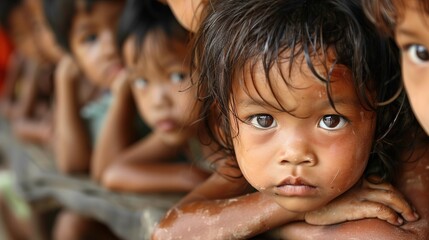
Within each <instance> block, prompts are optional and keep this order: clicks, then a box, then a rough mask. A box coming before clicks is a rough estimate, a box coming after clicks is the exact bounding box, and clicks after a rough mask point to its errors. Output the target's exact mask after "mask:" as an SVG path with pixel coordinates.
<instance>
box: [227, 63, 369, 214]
mask: <svg viewBox="0 0 429 240" xmlns="http://www.w3.org/2000/svg"><path fill="white" fill-rule="evenodd" d="M302 63H303V64H302V66H298V64H295V67H294V68H293V70H292V73H291V76H292V77H291V79H287V81H288V82H289V83H290V84H292V87H288V86H287V85H286V84H285V82H284V80H283V79H282V77H281V75H280V74H279V71H278V70H275V69H273V70H271V72H270V78H272V79H271V81H272V83H273V89H274V90H273V91H274V94H275V95H276V97H275V96H273V91H271V90H270V87H269V86H268V85H267V82H266V81H265V79H266V78H265V75H264V73H263V71H262V70H260V69H262V68H260V69H257V70H256V71H255V73H254V74H253V79H254V80H255V82H256V83H255V84H253V83H252V76H251V75H250V73H249V71H247V70H246V71H247V72H246V73H245V74H246V75H245V76H244V84H240V83H238V79H235V82H234V83H233V84H234V85H233V89H234V92H233V95H232V97H233V100H234V102H233V103H232V104H233V106H232V107H235V108H236V109H235V111H236V113H237V114H238V117H239V119H240V120H237V119H235V118H234V116H233V115H232V114H231V115H230V118H231V124H232V125H231V126H232V131H233V134H232V136H236V137H234V138H233V145H234V149H235V153H236V158H237V161H238V164H239V166H240V169H241V170H242V172H243V175H244V176H245V178H246V179H247V180H248V181H249V183H250V184H251V185H252V186H253V187H255V188H256V189H257V190H259V191H260V192H263V193H266V194H268V195H270V196H272V197H273V198H274V199H275V200H276V201H277V203H279V204H280V205H281V206H283V207H284V208H286V209H288V210H290V211H295V212H306V211H310V210H314V209H317V208H319V207H321V206H323V205H325V204H327V203H328V202H330V201H331V200H333V199H334V198H335V197H337V196H339V195H340V194H342V193H344V192H345V191H347V190H348V189H349V188H351V187H352V186H353V185H354V184H355V183H356V182H357V181H358V180H359V179H360V178H361V176H362V174H363V172H364V169H365V167H366V165H367V161H368V158H369V153H370V151H371V148H372V142H373V134H374V127H375V113H374V112H372V111H367V110H365V109H364V108H363V107H362V106H361V104H360V103H359V99H358V97H357V96H356V93H355V89H354V87H353V84H352V80H351V75H350V72H349V71H348V70H346V68H345V67H340V66H337V67H336V68H335V70H334V72H333V74H332V83H331V84H332V85H331V88H332V94H331V95H332V98H333V101H334V103H335V107H336V110H337V111H335V110H334V109H333V108H332V106H331V105H330V103H329V100H328V97H327V93H326V86H325V85H324V84H323V83H322V82H321V81H320V80H318V79H316V78H315V77H314V75H313V74H312V73H311V72H310V70H309V68H308V67H307V65H306V64H305V61H303V62H302ZM281 68H282V69H281V70H282V72H283V73H284V74H283V75H286V74H287V73H288V63H283V64H282V65H281ZM316 69H317V70H318V71H319V72H323V69H322V68H320V67H317V66H316ZM243 85H244V87H243ZM258 92H259V94H258ZM277 101H278V102H277ZM267 102H268V103H269V104H267ZM279 103H280V104H281V106H283V107H285V108H286V109H287V110H288V111H290V113H287V112H285V111H283V110H280V105H279ZM270 105H271V106H270ZM272 106H275V108H273V107H272ZM232 109H233V108H232ZM237 133H238V134H237Z"/></svg>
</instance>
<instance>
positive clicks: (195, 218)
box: [152, 173, 302, 239]
mask: <svg viewBox="0 0 429 240" xmlns="http://www.w3.org/2000/svg"><path fill="white" fill-rule="evenodd" d="M249 190H250V187H249V185H248V184H247V182H246V181H245V180H244V178H234V179H231V180H229V179H226V178H224V177H223V176H221V175H220V174H219V173H214V174H213V175H212V176H211V177H210V178H209V179H208V180H207V181H205V182H204V183H203V184H201V185H200V186H198V187H197V188H196V189H195V190H194V191H192V192H191V193H190V194H188V195H187V196H186V197H185V198H184V199H183V200H182V201H181V202H180V203H179V204H178V205H177V206H176V207H174V208H172V209H171V210H170V211H169V212H168V213H167V214H166V216H165V217H164V219H163V220H161V222H160V223H159V225H158V226H157V227H156V229H155V231H154V233H153V238H152V239H176V238H177V239H179V238H182V239H192V238H198V237H201V239H244V238H249V237H252V236H255V235H257V234H259V233H262V232H265V231H267V230H269V229H271V228H274V227H276V226H279V225H281V224H284V223H285V222H287V221H291V220H297V219H299V218H300V217H302V216H298V214H293V213H291V212H288V211H286V210H285V209H283V208H281V207H280V206H279V205H278V204H277V203H275V202H273V201H272V200H271V198H270V197H267V196H265V195H264V194H261V193H259V192H255V193H249V192H250V191H249Z"/></svg>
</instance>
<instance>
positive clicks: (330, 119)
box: [323, 115, 340, 128]
mask: <svg viewBox="0 0 429 240" xmlns="http://www.w3.org/2000/svg"><path fill="white" fill-rule="evenodd" d="M323 122H324V123H325V125H326V126H327V127H330V128H333V127H336V126H338V124H339V123H340V117H339V116H335V115H330V116H324V117H323Z"/></svg>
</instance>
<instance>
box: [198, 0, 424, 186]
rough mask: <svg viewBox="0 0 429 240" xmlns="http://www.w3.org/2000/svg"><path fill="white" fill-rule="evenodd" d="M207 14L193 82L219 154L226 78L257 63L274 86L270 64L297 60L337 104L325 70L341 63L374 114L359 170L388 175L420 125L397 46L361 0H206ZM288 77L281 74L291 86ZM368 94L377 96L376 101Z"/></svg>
mask: <svg viewBox="0 0 429 240" xmlns="http://www.w3.org/2000/svg"><path fill="white" fill-rule="evenodd" d="M205 11H206V12H205V13H204V14H205V16H206V17H205V18H204V19H203V21H202V23H201V26H200V29H199V30H198V32H197V33H196V36H195V45H194V49H193V61H192V66H193V67H194V68H195V70H196V71H195V75H194V76H193V81H194V83H196V84H197V87H198V92H199V99H200V100H201V101H202V105H203V107H202V113H201V114H202V116H201V117H203V118H205V125H206V128H207V129H209V134H210V136H211V137H212V139H213V140H214V141H215V142H216V143H217V144H219V145H220V148H221V151H222V152H223V153H224V156H225V157H232V158H235V152H234V148H233V144H232V139H233V138H234V137H235V136H234V135H233V134H234V133H232V132H231V124H233V122H232V121H231V120H230V119H229V114H230V113H232V114H233V115H234V116H236V113H235V112H234V109H232V110H231V109H230V106H232V105H233V104H231V101H233V99H232V98H231V95H232V94H233V90H232V83H233V81H234V79H235V78H236V77H237V74H242V73H243V70H244V68H245V67H246V66H248V65H250V69H253V68H254V67H255V66H256V64H257V63H262V66H263V71H264V73H265V76H266V80H267V83H268V84H269V86H270V87H271V89H273V88H274V87H275V86H273V85H272V82H271V80H270V78H269V72H270V70H271V69H272V68H273V67H277V66H279V65H280V64H282V63H285V62H287V63H288V64H289V67H290V68H289V69H292V68H293V67H298V68H299V66H296V63H298V65H299V64H300V63H303V64H307V66H308V67H309V69H310V70H311V71H312V73H313V75H314V76H315V77H316V78H317V79H319V80H320V81H322V82H324V83H325V86H326V92H327V94H328V98H329V99H330V102H331V105H332V107H333V108H334V109H335V106H334V104H333V101H332V98H331V94H330V93H331V92H330V75H329V74H330V70H332V69H333V66H332V64H333V65H338V64H341V65H344V66H346V67H347V68H348V69H349V70H350V72H351V75H352V81H353V84H354V86H355V89H356V93H357V95H358V97H359V99H360V102H361V104H362V106H364V107H365V108H366V109H368V110H373V111H376V114H377V120H376V124H377V126H376V130H375V131H376V133H375V136H374V144H373V150H372V152H371V155H370V160H369V163H368V166H367V169H366V171H365V174H366V175H372V174H376V175H379V176H380V177H382V179H383V180H390V179H391V178H392V176H393V175H394V172H395V169H396V167H397V166H398V165H399V163H400V157H401V154H400V153H401V152H402V147H404V148H405V147H407V146H409V145H410V144H411V143H410V138H408V137H407V136H410V133H411V132H413V129H415V128H416V127H415V126H418V125H417V122H416V120H415V118H414V115H413V114H412V113H411V111H410V110H409V104H408V102H407V100H406V98H405V93H404V92H403V91H402V88H401V79H400V75H401V74H400V65H399V58H398V49H397V48H396V46H395V45H394V44H393V42H392V41H391V40H389V39H388V38H385V37H383V36H380V35H379V34H378V33H377V31H376V29H375V28H374V26H373V25H372V24H371V23H370V21H369V20H368V19H367V18H366V17H365V15H364V12H363V10H362V6H361V4H360V1H359V0H329V1H327V0H326V1H319V0H212V1H211V4H209V5H207V7H206V9H205ZM328 50H329V51H332V50H333V52H334V55H335V60H334V63H332V62H329V61H327V59H329V58H328V52H329V51H328ZM300 56H301V57H302V56H304V57H305V61H304V62H296V61H295V60H297V59H298V57H300ZM319 60H320V61H319ZM316 64H317V65H318V64H323V65H324V67H325V70H326V74H325V73H321V72H318V71H317V70H316V68H315V67H314V66H315V65H316ZM328 64H329V65H328ZM294 65H295V66H294ZM290 73H291V70H290V71H289V74H290ZM286 74H288V73H283V75H286ZM287 77H290V76H283V79H284V80H285V84H289V85H288V86H290V83H288V82H287V80H286V79H287ZM237 79H238V78H237ZM253 81H254V82H255V81H256V79H255V78H253ZM243 87H245V86H243ZM291 87H292V86H291ZM371 93H375V94H376V96H375V99H374V96H373V95H371ZM273 94H274V96H276V94H275V92H274V91H273ZM398 94H399V96H398ZM386 101H388V102H389V104H387V103H386ZM377 103H379V104H377ZM382 103H384V104H382ZM268 104H269V103H268ZM274 107H275V106H274ZM281 110H285V111H287V110H286V109H284V107H282V109H281ZM237 119H238V118H237ZM393 123H395V127H392V126H393V125H392V124H393ZM416 131H417V130H416ZM236 134H238V133H236Z"/></svg>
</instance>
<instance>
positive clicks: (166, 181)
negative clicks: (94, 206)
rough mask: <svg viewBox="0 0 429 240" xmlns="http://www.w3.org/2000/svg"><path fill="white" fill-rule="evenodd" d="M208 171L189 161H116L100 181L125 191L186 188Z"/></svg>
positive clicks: (202, 177) (201, 180)
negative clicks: (146, 162) (156, 162)
mask: <svg viewBox="0 0 429 240" xmlns="http://www.w3.org/2000/svg"><path fill="white" fill-rule="evenodd" d="M208 176H209V173H208V172H206V171H204V170H201V169H199V168H197V167H195V166H192V165H189V164H171V163H165V164H144V163H132V162H119V163H116V164H113V165H112V166H110V167H109V168H108V169H107V170H106V173H105V174H104V175H103V179H102V184H103V185H104V186H105V187H107V188H110V189H113V190H117V191H127V192H140V193H149V192H189V191H191V190H192V189H194V188H195V187H196V186H197V185H198V184H200V183H202V182H203V181H204V180H205V179H206V178H207V177H208Z"/></svg>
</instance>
